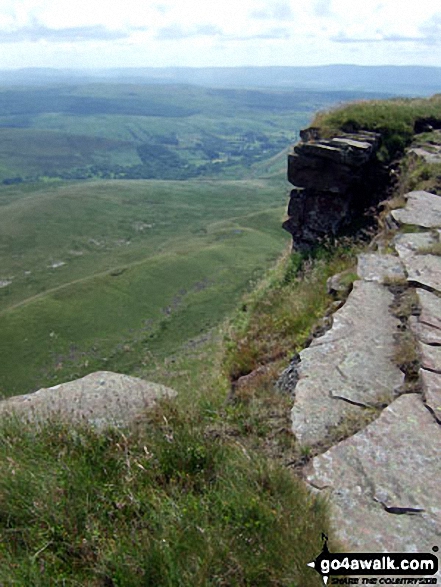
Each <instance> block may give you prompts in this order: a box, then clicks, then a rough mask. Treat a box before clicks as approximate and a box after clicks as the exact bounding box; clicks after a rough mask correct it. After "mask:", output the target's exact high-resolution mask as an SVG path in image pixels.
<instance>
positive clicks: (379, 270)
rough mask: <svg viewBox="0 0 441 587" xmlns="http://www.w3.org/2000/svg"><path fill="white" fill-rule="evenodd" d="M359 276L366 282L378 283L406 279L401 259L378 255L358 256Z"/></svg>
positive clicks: (366, 254) (364, 254) (365, 254)
mask: <svg viewBox="0 0 441 587" xmlns="http://www.w3.org/2000/svg"><path fill="white" fill-rule="evenodd" d="M357 274H358V276H359V277H360V278H361V279H364V280H365V281H376V282H378V283H385V282H386V283H388V282H393V281H394V280H400V279H406V274H405V273H404V268H403V264H402V263H401V261H400V258H399V257H396V256H394V255H379V254H377V253H363V254H361V255H358V262H357Z"/></svg>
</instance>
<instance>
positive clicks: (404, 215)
mask: <svg viewBox="0 0 441 587" xmlns="http://www.w3.org/2000/svg"><path fill="white" fill-rule="evenodd" d="M406 199H407V202H406V206H405V207H404V208H398V209H397V210H392V211H391V214H392V216H393V217H394V219H395V220H396V221H397V222H399V223H400V224H410V225H416V226H422V227H424V228H438V227H440V226H441V196H437V195H436V194H431V193H429V192H424V191H417V192H409V193H408V194H406Z"/></svg>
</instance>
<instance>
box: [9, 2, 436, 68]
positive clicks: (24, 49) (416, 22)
mask: <svg viewBox="0 0 441 587" xmlns="http://www.w3.org/2000/svg"><path fill="white" fill-rule="evenodd" d="M438 1H439V0H435V1H434V0H418V6H417V7H416V6H415V2H414V0H400V2H399V3H397V2H396V0H371V2H363V3H361V2H355V1H354V0H241V2H238V1H237V0H223V2H219V1H218V0H216V2H214V1H213V0H205V1H203V0H157V1H154V2H152V1H148V0H147V1H144V2H140V1H139V0H111V1H110V2H109V1H108V0H106V1H104V0H76V2H73V1H72V0H0V50H1V44H6V43H7V44H8V50H7V51H3V52H2V58H1V60H0V68H1V67H21V66H27V65H34V66H35V65H42V66H52V67H65V66H71V67H73V66H82V65H85V66H92V65H93V66H94V67H99V66H100V65H102V66H106V67H108V66H112V65H113V64H114V65H118V66H119V67H120V66H124V65H127V66H142V65H158V66H163V65H194V66H203V65H241V64H243V65H313V64H324V63H342V62H343V63H344V62H346V63H360V64H370V63H371V64H381V63H383V64H404V63H409V64H422V65H424V64H427V65H439V66H441V52H437V51H434V50H433V46H434V45H437V44H439V43H440V39H441V12H440V10H436V6H434V4H436V3H437V2H438ZM103 46H105V50H103Z"/></svg>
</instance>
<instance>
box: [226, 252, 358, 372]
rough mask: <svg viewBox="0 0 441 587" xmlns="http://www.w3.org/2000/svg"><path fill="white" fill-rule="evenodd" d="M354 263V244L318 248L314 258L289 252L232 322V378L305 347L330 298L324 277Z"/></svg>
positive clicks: (229, 354)
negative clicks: (350, 245)
mask: <svg viewBox="0 0 441 587" xmlns="http://www.w3.org/2000/svg"><path fill="white" fill-rule="evenodd" d="M354 264H355V249H354V248H351V247H347V246H340V247H336V248H329V249H326V248H323V249H320V250H318V251H317V252H316V254H315V256H314V257H313V258H312V259H303V258H302V257H301V255H299V254H290V253H289V252H288V251H287V253H286V255H285V256H284V257H283V258H282V259H281V260H280V262H279V263H278V265H277V266H276V267H275V268H274V270H273V271H272V273H271V274H270V275H269V277H268V278H267V280H266V281H265V282H263V283H262V284H261V286H260V287H259V288H257V289H256V290H255V291H254V292H253V293H252V294H250V296H249V297H248V298H247V300H246V301H245V302H244V303H243V305H242V307H241V309H240V311H239V312H237V313H236V315H235V317H234V318H233V320H232V322H231V323H230V327H229V330H228V335H227V342H226V348H227V352H226V360H225V365H226V370H227V372H228V374H229V377H230V379H231V380H233V381H234V380H236V379H238V378H239V377H242V376H244V375H247V374H248V373H251V372H252V371H253V370H254V369H256V368H258V366H259V365H261V364H267V363H271V362H272V361H275V360H278V359H281V358H285V359H286V358H287V357H288V356H292V354H293V353H295V352H298V351H299V350H300V349H301V348H302V347H303V346H305V343H306V342H307V340H308V338H309V336H310V334H311V331H312V329H313V327H314V325H315V324H316V323H317V321H318V320H319V319H320V318H321V317H322V316H323V315H324V314H325V311H326V308H327V306H328V305H329V304H330V303H331V301H332V298H331V297H330V296H329V295H328V294H327V293H326V280H327V279H328V278H329V277H330V276H331V275H334V274H336V273H340V272H342V271H344V270H346V269H348V268H350V267H352V266H353V265H354Z"/></svg>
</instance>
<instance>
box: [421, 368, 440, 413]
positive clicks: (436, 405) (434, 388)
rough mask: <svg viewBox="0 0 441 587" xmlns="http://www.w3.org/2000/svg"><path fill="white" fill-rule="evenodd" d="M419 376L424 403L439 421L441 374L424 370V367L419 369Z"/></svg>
mask: <svg viewBox="0 0 441 587" xmlns="http://www.w3.org/2000/svg"><path fill="white" fill-rule="evenodd" d="M420 376H421V383H422V384H423V392H424V400H425V403H426V405H427V406H428V407H429V408H430V409H431V410H432V413H433V415H434V416H435V418H436V419H437V420H438V421H439V422H440V423H441V375H440V374H439V373H432V372H431V371H426V369H421V370H420Z"/></svg>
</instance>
